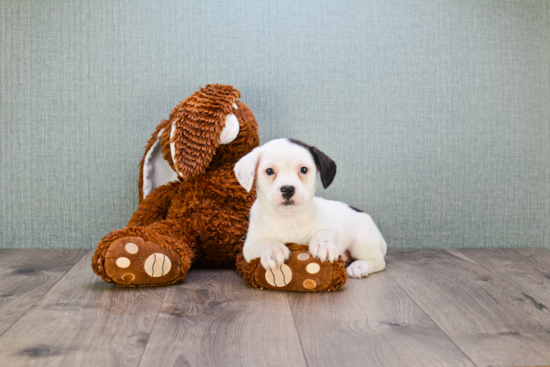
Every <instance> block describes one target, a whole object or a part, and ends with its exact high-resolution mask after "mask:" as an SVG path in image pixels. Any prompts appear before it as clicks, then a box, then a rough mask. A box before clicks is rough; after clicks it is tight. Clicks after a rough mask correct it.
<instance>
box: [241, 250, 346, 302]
mask: <svg viewBox="0 0 550 367" xmlns="http://www.w3.org/2000/svg"><path fill="white" fill-rule="evenodd" d="M287 247H288V248H289V249H290V258H289V259H288V260H287V261H286V262H285V264H283V265H282V266H280V267H278V268H277V269H275V270H265V269H264V268H263V267H262V264H261V263H260V259H254V260H252V261H250V262H246V260H245V259H244V257H243V255H242V253H240V254H239V255H238V256H237V270H238V271H239V274H241V275H242V276H243V277H244V278H245V279H246V282H247V283H248V284H249V285H251V286H252V287H255V288H262V289H263V288H265V289H275V290H282V291H295V292H330V291H335V290H337V289H338V288H340V287H341V286H343V285H344V283H345V282H346V280H347V279H348V275H347V273H346V267H345V262H344V259H343V258H342V256H340V257H339V258H338V260H336V261H335V262H334V263H330V262H328V261H325V262H321V261H320V260H319V259H315V258H312V257H311V255H310V254H309V252H308V246H306V245H297V244H295V243H289V244H287Z"/></svg>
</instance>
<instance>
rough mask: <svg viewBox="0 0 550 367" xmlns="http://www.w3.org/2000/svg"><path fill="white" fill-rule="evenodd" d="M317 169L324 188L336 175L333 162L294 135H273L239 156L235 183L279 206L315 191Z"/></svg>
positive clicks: (303, 200)
mask: <svg viewBox="0 0 550 367" xmlns="http://www.w3.org/2000/svg"><path fill="white" fill-rule="evenodd" d="M317 173H319V174H320V175H321V182H322V184H323V187H324V188H325V189H326V188H327V187H329V185H330V184H331V183H332V181H333V180H334V176H335V175H336V163H334V161H333V160H332V159H330V158H329V157H328V156H327V155H326V154H324V153H323V152H321V151H320V150H319V149H317V148H315V147H312V146H310V145H307V144H305V143H303V142H301V141H299V140H294V139H275V140H272V141H270V142H268V143H266V144H264V145H262V146H261V147H258V148H255V149H254V150H253V151H252V152H250V153H248V154H247V155H245V156H244V157H243V158H241V159H240V160H239V161H238V162H237V164H236V165H235V174H236V176H237V180H238V181H239V183H240V184H241V185H242V186H243V187H244V188H245V189H246V190H247V191H250V190H251V189H252V185H253V183H254V179H256V191H257V193H258V196H260V197H261V198H262V199H264V200H266V201H267V202H269V203H270V204H271V205H272V206H274V207H278V208H280V209H286V208H289V209H290V208H292V207H295V206H301V205H304V204H306V203H308V202H309V201H311V200H312V198H313V195H314V194H315V189H316V183H317Z"/></svg>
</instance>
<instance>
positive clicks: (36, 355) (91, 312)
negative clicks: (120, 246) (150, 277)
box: [0, 252, 167, 366]
mask: <svg viewBox="0 0 550 367" xmlns="http://www.w3.org/2000/svg"><path fill="white" fill-rule="evenodd" d="M92 254H93V253H92V252H89V253H88V254H86V255H85V256H84V257H83V258H82V259H81V260H80V261H79V262H78V263H77V264H76V265H75V266H74V267H73V268H72V269H71V270H70V271H69V272H68V273H67V274H66V275H65V276H64V277H63V278H62V279H61V280H60V281H59V282H58V283H57V284H56V285H55V286H54V287H53V288H52V289H51V290H50V291H49V292H48V293H47V294H45V295H44V296H43V297H42V298H41V299H40V300H39V301H38V302H37V303H36V304H35V305H34V306H33V307H32V308H31V309H30V310H28V311H27V313H26V314H25V315H23V316H22V317H21V318H20V319H19V320H18V321H17V322H16V323H15V324H14V325H13V326H12V327H11V328H10V329H9V330H8V331H7V332H6V333H4V335H2V336H1V337H0V361H1V364H2V365H4V366H137V365H138V363H139V359H140V357H141V355H142V353H143V350H144V348H145V344H146V343H147V339H148V337H149V333H150V332H151V330H152V328H153V324H154V322H155V318H156V316H157V314H158V310H159V309H160V306H161V305H162V301H163V299H164V296H165V292H166V289H167V288H166V287H162V288H126V289H121V288H116V287H114V286H113V285H110V284H107V283H105V282H104V281H103V280H101V279H100V278H99V277H97V276H96V275H95V274H94V273H93V271H92V269H91V266H90V263H91V257H92Z"/></svg>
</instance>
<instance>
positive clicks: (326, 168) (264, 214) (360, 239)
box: [235, 139, 387, 278]
mask: <svg viewBox="0 0 550 367" xmlns="http://www.w3.org/2000/svg"><path fill="white" fill-rule="evenodd" d="M318 172H319V173H320V175H321V182H322V184H323V187H324V188H327V187H328V186H329V185H330V184H331V182H332V180H333V179H334V176H335V175H336V164H335V163H334V161H333V160H332V159H330V158H329V157H328V156H327V155H326V154H324V153H323V152H321V151H320V150H319V149H317V148H315V147H312V146H309V145H307V144H305V143H303V142H301V141H298V140H294V139H276V140H272V141H270V142H268V143H266V144H264V145H262V146H261V147H258V148H256V149H254V150H253V151H252V152H250V153H248V154H247V155H245V156H244V157H242V158H241V159H240V160H239V161H238V162H237V164H236V165H235V174H236V175H237V179H238V180H239V183H240V184H241V185H242V186H243V187H244V188H245V189H246V190H247V191H250V190H251V189H252V185H253V183H254V178H256V191H257V194H258V197H257V199H256V201H255V202H254V204H253V205H252V208H251V209H250V226H249V228H248V234H247V237H246V241H245V243H244V248H243V255H244V258H245V260H246V261H250V260H252V259H255V258H258V257H259V258H260V261H261V263H262V265H263V267H264V268H265V269H273V268H276V267H277V266H279V265H281V264H283V263H284V262H285V260H287V259H288V258H289V255H290V251H289V250H288V248H287V247H286V246H285V243H287V242H294V243H297V244H308V245H309V252H310V253H311V255H312V256H314V257H317V258H319V260H321V261H325V260H329V261H331V262H333V261H334V260H336V259H337V258H338V255H343V256H344V259H346V261H350V260H351V259H353V260H355V261H354V262H353V263H352V264H351V265H349V266H348V268H347V273H348V275H349V276H350V277H354V278H361V277H365V276H367V275H369V274H370V273H374V272H377V271H380V270H383V269H384V268H385V266H386V263H385V261H384V255H385V254H386V247H387V246H386V241H384V238H383V237H382V234H381V233H380V231H379V230H378V227H376V224H375V223H374V221H373V220H372V218H371V217H370V216H369V215H368V214H366V213H363V212H361V211H360V210H358V209H355V208H353V207H351V206H349V205H347V204H344V203H342V202H339V201H332V200H326V199H323V198H319V197H315V196H314V194H315V190H316V186H317V173H318ZM350 256H351V259H350Z"/></svg>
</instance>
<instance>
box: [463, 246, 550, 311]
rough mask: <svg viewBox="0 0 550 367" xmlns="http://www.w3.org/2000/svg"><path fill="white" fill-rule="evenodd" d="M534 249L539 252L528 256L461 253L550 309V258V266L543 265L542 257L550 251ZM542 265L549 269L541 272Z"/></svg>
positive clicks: (496, 250)
mask: <svg viewBox="0 0 550 367" xmlns="http://www.w3.org/2000/svg"><path fill="white" fill-rule="evenodd" d="M532 250H539V251H536V252H535V254H530V255H527V256H525V255H523V253H524V252H525V251H521V250H519V249H512V248H491V249H463V250H459V251H460V252H462V253H463V254H465V255H466V256H468V257H469V258H471V259H472V260H474V261H475V262H477V263H478V264H479V265H482V266H484V267H485V268H487V269H489V270H491V271H492V272H493V273H495V274H497V275H498V276H500V277H501V278H503V279H505V280H506V281H507V282H509V283H510V284H512V285H514V286H515V287H516V288H517V289H519V290H520V291H522V292H524V293H525V294H526V296H529V297H531V296H532V297H533V299H536V300H540V302H542V303H540V307H547V306H548V307H550V259H548V261H549V262H548V264H545V263H540V264H539V262H540V259H541V257H542V256H541V252H543V251H544V252H547V253H548V254H550V251H548V250H544V249H532ZM537 265H538V266H537ZM539 266H545V267H546V269H545V271H543V270H541V269H540V268H539Z"/></svg>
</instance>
